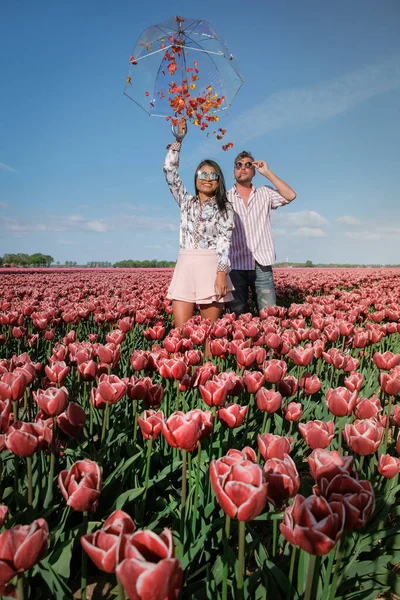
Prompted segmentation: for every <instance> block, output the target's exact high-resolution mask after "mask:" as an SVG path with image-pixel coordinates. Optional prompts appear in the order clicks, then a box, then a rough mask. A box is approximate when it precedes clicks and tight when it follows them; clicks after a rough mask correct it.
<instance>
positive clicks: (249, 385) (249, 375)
mask: <svg viewBox="0 0 400 600" xmlns="http://www.w3.org/2000/svg"><path fill="white" fill-rule="evenodd" d="M243 379H244V384H245V386H246V389H247V391H248V393H249V394H255V393H256V392H258V390H259V389H260V388H261V386H262V385H263V383H264V375H263V374H262V373H260V371H245V372H244V377H243Z"/></svg>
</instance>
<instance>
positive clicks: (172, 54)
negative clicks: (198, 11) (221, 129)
mask: <svg viewBox="0 0 400 600" xmlns="http://www.w3.org/2000/svg"><path fill="white" fill-rule="evenodd" d="M242 84H243V79H242V77H241V75H240V73H239V70H238V68H237V65H236V62H235V60H234V57H233V55H232V54H231V53H230V52H229V50H228V48H227V47H226V45H225V44H223V43H221V41H220V39H219V38H218V36H217V34H216V32H215V31H214V29H213V28H212V26H211V25H210V24H209V23H207V21H203V20H195V19H187V18H184V17H178V16H176V17H172V18H170V19H167V20H166V21H163V22H162V23H159V24H158V25H153V26H151V27H148V28H147V29H145V31H143V33H142V34H141V35H140V37H139V39H138V40H137V42H136V44H135V47H134V49H133V53H132V56H131V58H130V69H129V75H128V77H127V80H126V85H125V89H124V94H125V95H126V96H128V98H130V99H131V100H133V101H134V102H135V103H136V104H137V105H138V106H140V107H141V108H142V109H143V110H144V111H146V112H147V113H148V114H149V115H151V116H163V117H168V116H170V117H172V116H174V115H175V116H176V115H180V114H185V116H187V117H188V118H189V119H191V120H192V122H195V124H197V125H199V124H201V121H202V118H203V117H204V119H206V116H208V119H207V120H208V121H210V120H218V119H217V118H215V119H213V118H212V115H213V114H214V113H215V112H216V111H219V110H223V109H227V108H228V107H229V106H230V105H231V103H232V100H233V98H234V97H235V95H236V94H237V92H238V91H239V89H240V87H241V85H242ZM196 121H197V122H196ZM205 122H206V121H205V120H204V123H205Z"/></svg>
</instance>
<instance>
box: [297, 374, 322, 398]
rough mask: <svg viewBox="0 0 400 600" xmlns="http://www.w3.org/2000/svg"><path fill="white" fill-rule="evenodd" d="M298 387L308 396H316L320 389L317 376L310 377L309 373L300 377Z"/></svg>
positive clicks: (320, 385) (320, 384)
mask: <svg viewBox="0 0 400 600" xmlns="http://www.w3.org/2000/svg"><path fill="white" fill-rule="evenodd" d="M299 385H300V387H301V388H302V389H303V390H304V391H305V393H306V394H308V395H312V394H316V393H317V392H319V390H320V389H321V387H322V383H321V381H320V380H319V379H318V375H310V373H303V375H302V376H301V377H300V381H299Z"/></svg>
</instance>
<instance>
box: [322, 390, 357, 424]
mask: <svg viewBox="0 0 400 600" xmlns="http://www.w3.org/2000/svg"><path fill="white" fill-rule="evenodd" d="M356 402H357V392H350V391H349V390H348V389H347V388H345V387H338V388H336V389H332V388H330V389H329V390H328V391H327V393H326V405H327V407H328V409H329V411H330V412H331V413H332V414H333V415H335V417H345V416H349V415H350V414H351V413H352V412H353V409H354V407H355V405H356Z"/></svg>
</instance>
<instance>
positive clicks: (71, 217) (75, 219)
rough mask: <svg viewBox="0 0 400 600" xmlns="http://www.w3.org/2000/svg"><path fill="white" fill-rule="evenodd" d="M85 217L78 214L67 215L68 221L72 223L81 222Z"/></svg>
mask: <svg viewBox="0 0 400 600" xmlns="http://www.w3.org/2000/svg"><path fill="white" fill-rule="evenodd" d="M84 220H85V219H84V218H83V217H81V216H80V215H69V217H68V221H72V222H73V223H82V222H83V221H84Z"/></svg>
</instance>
